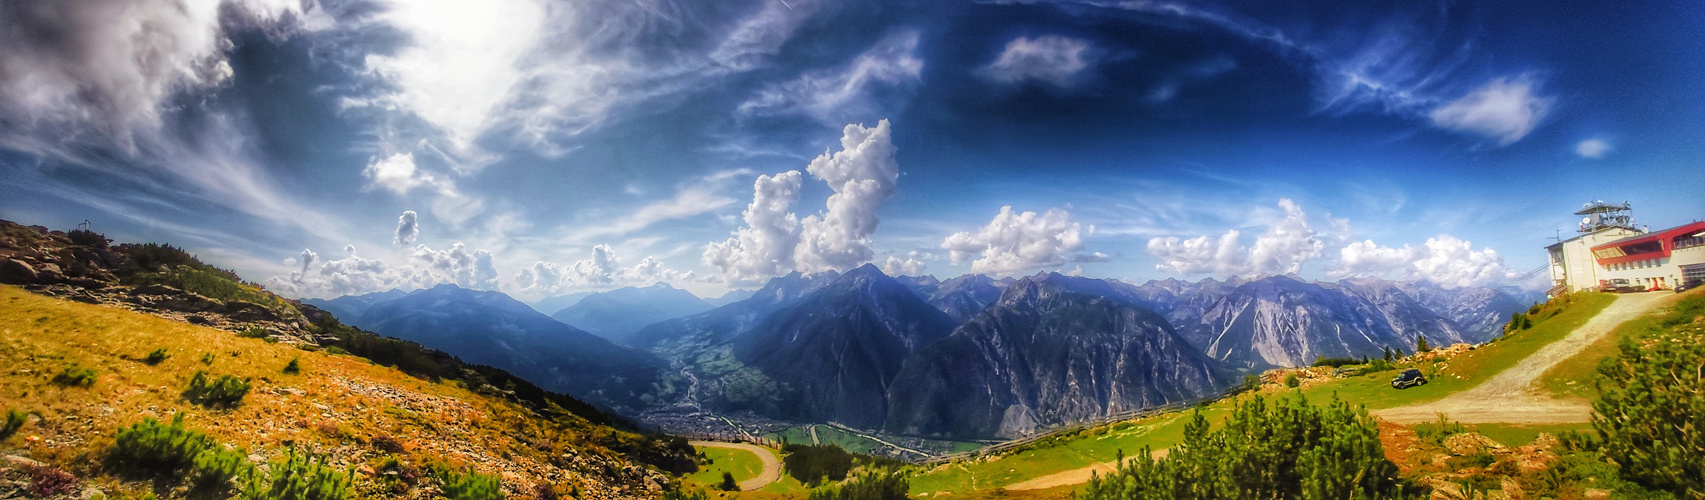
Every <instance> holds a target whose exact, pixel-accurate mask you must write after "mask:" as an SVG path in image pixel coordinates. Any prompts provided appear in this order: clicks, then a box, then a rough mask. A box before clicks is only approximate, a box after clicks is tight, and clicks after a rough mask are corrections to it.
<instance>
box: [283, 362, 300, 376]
mask: <svg viewBox="0 0 1705 500" xmlns="http://www.w3.org/2000/svg"><path fill="white" fill-rule="evenodd" d="M299 373H302V365H300V364H298V363H297V362H296V358H290V363H288V364H285V365H284V374H285V375H296V374H299Z"/></svg>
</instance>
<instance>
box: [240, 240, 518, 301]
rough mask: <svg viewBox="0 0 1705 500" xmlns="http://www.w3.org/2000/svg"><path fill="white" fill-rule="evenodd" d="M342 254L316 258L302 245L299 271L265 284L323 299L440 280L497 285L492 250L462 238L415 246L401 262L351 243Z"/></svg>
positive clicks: (471, 286) (474, 285) (488, 286)
mask: <svg viewBox="0 0 1705 500" xmlns="http://www.w3.org/2000/svg"><path fill="white" fill-rule="evenodd" d="M343 253H344V255H343V258H341V259H336V260H326V261H324V262H320V261H321V259H320V258H319V256H318V255H316V254H315V253H314V252H313V251H312V250H303V251H302V253H301V254H300V255H299V256H298V257H297V258H295V259H292V260H296V261H298V262H299V263H300V264H301V266H302V267H301V270H300V271H293V272H291V273H290V276H289V277H288V278H284V277H278V276H274V277H272V278H269V279H267V281H266V286H267V288H268V289H271V290H272V291H274V292H278V293H281V294H284V295H287V296H295V297H325V298H331V297H340V296H344V295H358V294H363V293H371V292H382V291H385V290H390V289H393V288H397V289H404V290H410V289H417V288H428V287H431V286H434V285H438V284H442V283H452V284H455V285H456V286H460V287H462V288H469V289H476V290H495V289H497V286H498V283H497V268H496V267H495V266H494V265H493V264H492V260H491V253H490V252H487V251H485V250H469V249H468V248H467V246H466V245H463V244H462V243H456V244H455V245H453V246H451V248H450V249H448V250H433V249H432V248H429V247H427V246H426V245H417V246H415V247H414V249H412V251H411V253H410V254H409V257H408V259H407V261H406V262H405V263H404V264H403V265H392V264H388V263H386V262H385V261H384V260H381V259H369V258H366V257H362V256H360V255H358V254H356V252H355V246H354V245H345V246H344V247H343ZM316 263H318V265H316Z"/></svg>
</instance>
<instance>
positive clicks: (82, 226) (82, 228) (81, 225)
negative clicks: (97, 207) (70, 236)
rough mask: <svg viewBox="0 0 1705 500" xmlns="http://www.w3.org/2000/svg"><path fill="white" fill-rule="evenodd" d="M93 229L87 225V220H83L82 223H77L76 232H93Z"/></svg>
mask: <svg viewBox="0 0 1705 500" xmlns="http://www.w3.org/2000/svg"><path fill="white" fill-rule="evenodd" d="M93 227H94V226H91V225H89V219H83V222H79V223H77V230H78V231H89V232H94V230H93V229H92V228H93Z"/></svg>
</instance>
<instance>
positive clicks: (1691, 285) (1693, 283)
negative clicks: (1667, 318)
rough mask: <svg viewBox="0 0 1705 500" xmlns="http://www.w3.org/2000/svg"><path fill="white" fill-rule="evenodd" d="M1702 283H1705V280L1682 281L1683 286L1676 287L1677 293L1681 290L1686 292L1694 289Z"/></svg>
mask: <svg viewBox="0 0 1705 500" xmlns="http://www.w3.org/2000/svg"><path fill="white" fill-rule="evenodd" d="M1701 283H1705V281H1701V280H1693V281H1688V282H1685V283H1682V284H1681V286H1678V287H1675V293H1681V292H1685V291H1688V290H1692V289H1695V288H1699V285H1700V284H1701Z"/></svg>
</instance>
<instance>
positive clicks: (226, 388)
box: [183, 371, 252, 408]
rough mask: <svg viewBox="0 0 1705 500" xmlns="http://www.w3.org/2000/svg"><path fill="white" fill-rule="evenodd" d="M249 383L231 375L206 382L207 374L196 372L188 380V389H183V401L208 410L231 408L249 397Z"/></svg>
mask: <svg viewBox="0 0 1705 500" xmlns="http://www.w3.org/2000/svg"><path fill="white" fill-rule="evenodd" d="M250 388H252V386H251V385H249V381H248V380H245V379H240V378H237V377H235V376H231V375H221V376H219V378H218V379H214V380H212V381H211V382H210V381H208V377H207V372H204V371H196V372H195V376H193V377H190V379H189V388H188V389H184V394H183V396H184V399H188V400H189V401H190V402H192V403H195V404H198V405H202V406H206V407H209V408H232V407H236V406H237V405H239V404H242V402H243V397H244V396H247V395H249V389H250Z"/></svg>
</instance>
